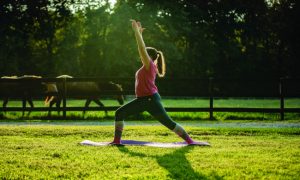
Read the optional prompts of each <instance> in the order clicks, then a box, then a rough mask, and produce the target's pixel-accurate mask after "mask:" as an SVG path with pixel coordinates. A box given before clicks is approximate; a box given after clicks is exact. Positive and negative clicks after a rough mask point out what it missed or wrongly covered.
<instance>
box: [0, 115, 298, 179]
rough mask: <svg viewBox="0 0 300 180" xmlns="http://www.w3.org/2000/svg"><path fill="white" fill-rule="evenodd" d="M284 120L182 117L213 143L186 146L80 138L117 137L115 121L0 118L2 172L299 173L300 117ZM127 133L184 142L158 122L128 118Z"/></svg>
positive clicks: (116, 175) (123, 175)
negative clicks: (227, 122)
mask: <svg viewBox="0 0 300 180" xmlns="http://www.w3.org/2000/svg"><path fill="white" fill-rule="evenodd" d="M240 123H243V122H240ZM257 123H260V122H257ZM289 123H291V124H293V125H295V124H296V126H291V127H289V126H288V124H289ZM280 124H281V122H280ZM283 124H285V125H286V126H282V127H277V128H270V127H266V128H264V127H247V126H243V127H237V126H235V127H217V126H216V127H202V126H201V124H200V125H199V126H196V125H188V124H184V125H185V128H186V130H187V131H188V132H189V133H190V135H191V136H192V137H193V138H194V139H196V140H202V141H208V142H210V143H211V145H212V146H211V147H196V146H188V147H182V148H156V147H145V146H125V147H116V146H106V147H90V146H82V145H79V143H80V142H81V141H82V140H85V139H90V140H93V141H111V140H112V138H113V131H114V129H113V122H112V121H111V124H108V125H105V126H99V125H98V126H74V125H68V126H61V125H31V124H30V123H28V124H27V125H16V124H14V125H0V138H1V141H0V166H1V167H0V179H300V173H299V172H300V136H299V135H300V128H299V121H292V122H286V123H283ZM123 137H124V139H131V140H142V141H154V142H179V141H181V139H180V138H178V137H177V136H176V135H175V134H174V133H173V132H171V131H169V130H168V129H166V128H165V127H163V126H161V125H159V124H158V125H156V124H148V125H131V124H129V125H127V126H126V127H125V129H124V135H123Z"/></svg>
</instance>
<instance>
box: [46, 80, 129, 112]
mask: <svg viewBox="0 0 300 180" xmlns="http://www.w3.org/2000/svg"><path fill="white" fill-rule="evenodd" d="M57 78H73V77H72V76H69V75H61V76H58V77H57ZM49 89H52V90H49ZM63 90H65V92H66V96H67V97H68V96H69V97H74V98H76V99H86V102H85V105H84V110H83V113H85V111H86V110H87V108H88V107H89V105H90V103H91V102H95V103H96V104H97V105H99V106H100V107H104V104H103V103H102V102H101V101H100V98H101V97H102V95H103V93H104V92H105V91H106V92H113V93H115V94H117V95H113V96H114V98H115V99H116V100H117V101H118V102H119V104H120V105H122V104H124V97H123V95H122V92H123V89H122V86H121V85H119V84H115V83H113V82H108V83H96V82H67V83H66V87H65V89H64V87H63V84H62V83H56V84H51V85H50V86H49V87H48V92H55V93H58V94H59V96H52V97H47V99H46V101H45V103H46V104H49V106H50V107H52V106H53V105H54V104H55V105H56V107H57V108H59V107H60V105H61V102H62V94H63V93H62V92H63ZM50 113H51V111H49V115H50ZM58 113H59V112H58ZM105 113H106V114H107V111H105Z"/></svg>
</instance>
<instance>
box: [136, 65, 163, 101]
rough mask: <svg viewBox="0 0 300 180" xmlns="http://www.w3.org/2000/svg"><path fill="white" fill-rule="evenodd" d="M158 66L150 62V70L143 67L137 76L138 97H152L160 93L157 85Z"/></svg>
mask: <svg viewBox="0 0 300 180" xmlns="http://www.w3.org/2000/svg"><path fill="white" fill-rule="evenodd" d="M155 78H156V65H155V64H154V63H153V62H152V61H150V66H149V69H148V70H147V69H146V67H145V66H142V67H141V68H140V69H139V70H138V71H137V72H136V74H135V95H136V97H143V96H150V95H153V94H155V93H157V92H158V90H157V87H156V85H155Z"/></svg>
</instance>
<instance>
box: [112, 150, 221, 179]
mask: <svg viewBox="0 0 300 180" xmlns="http://www.w3.org/2000/svg"><path fill="white" fill-rule="evenodd" d="M193 148H194V146H188V147H182V148H179V149H176V150H175V151H173V152H172V153H169V154H165V155H162V156H159V155H154V156H151V155H147V154H144V153H140V152H134V151H130V150H129V149H128V148H127V147H124V146H120V147H118V149H119V151H121V152H123V153H126V154H129V155H130V156H134V157H140V158H143V157H151V158H153V159H156V161H157V163H158V164H159V165H160V166H161V167H162V168H164V169H166V170H167V171H168V172H169V175H168V178H171V179H223V178H222V177H221V176H218V175H217V174H216V173H215V172H213V173H211V174H210V175H208V176H206V175H204V174H201V173H199V172H197V171H195V170H194V169H193V167H192V166H191V164H190V162H189V161H188V159H187V158H186V156H185V154H187V153H188V152H189V151H191V150H192V149H193Z"/></svg>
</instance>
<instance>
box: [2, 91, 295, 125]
mask: <svg viewBox="0 0 300 180" xmlns="http://www.w3.org/2000/svg"><path fill="white" fill-rule="evenodd" d="M130 100H131V98H127V100H126V102H128V101H130ZM102 102H103V104H105V105H106V106H118V103H117V101H115V100H108V99H104V100H102ZM34 103H35V107H44V102H43V101H34ZM84 103H85V101H83V100H70V101H67V106H68V107H74V106H76V107H83V106H84ZM162 103H163V104H164V106H165V107H209V100H208V99H197V98H188V99H170V98H167V97H166V98H164V97H163V100H162ZM279 103H280V102H279V100H278V99H269V98H266V99H232V98H231V99H215V100H214V107H251V108H279V107H280V104H279ZM21 104H22V103H21V102H20V101H10V102H9V104H8V107H21ZM91 106H97V105H96V104H95V103H92V104H91ZM285 107H287V108H300V99H299V98H292V99H286V100H285ZM170 115H171V116H172V117H173V118H174V119H176V120H194V119H195V120H199V119H202V120H203V119H209V113H208V112H176V113H175V112H174V113H170ZM21 116H22V113H21V112H9V113H6V114H3V113H1V112H0V119H19V118H20V117H21ZM67 116H68V117H69V119H78V118H81V119H107V118H110V119H113V117H114V112H109V113H108V116H106V115H105V113H104V112H98V111H89V112H87V113H86V114H85V116H83V114H82V112H68V113H67ZM46 117H47V112H33V113H31V116H25V118H27V119H39V118H46ZM52 117H54V118H56V117H57V112H52ZM214 117H215V119H217V120H236V119H239V120H242V119H248V120H249V119H251V120H265V119H268V120H278V119H280V115H279V113H228V112H218V113H214ZM299 117H300V115H299V114H298V113H286V114H285V119H293V120H294V119H299ZM134 118H135V119H150V118H151V117H150V116H148V115H147V114H144V115H143V116H139V117H134Z"/></svg>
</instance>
